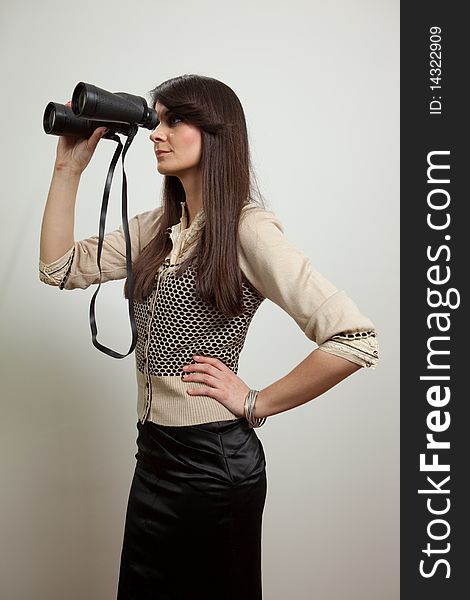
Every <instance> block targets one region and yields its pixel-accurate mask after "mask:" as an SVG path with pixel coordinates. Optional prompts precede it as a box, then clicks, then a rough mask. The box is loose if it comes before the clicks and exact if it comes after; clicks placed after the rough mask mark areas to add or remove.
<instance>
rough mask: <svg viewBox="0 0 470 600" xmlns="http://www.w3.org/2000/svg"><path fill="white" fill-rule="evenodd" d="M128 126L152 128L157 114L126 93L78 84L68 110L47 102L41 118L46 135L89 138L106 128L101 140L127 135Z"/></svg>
mask: <svg viewBox="0 0 470 600" xmlns="http://www.w3.org/2000/svg"><path fill="white" fill-rule="evenodd" d="M131 125H137V126H138V127H144V128H145V129H150V130H152V129H155V127H156V125H157V113H156V112H155V110H154V109H153V108H150V107H149V106H148V105H147V101H146V100H145V98H142V97H141V96H134V95H132V94H128V93H126V92H108V91H107V90H103V89H102V88H99V87H97V86H95V85H92V84H90V83H84V82H83V81H81V82H80V83H78V84H77V85H76V86H75V89H74V91H73V94H72V107H71V108H70V107H69V106H66V105H65V104H59V103H57V102H49V104H48V105H47V106H46V109H45V111H44V116H43V127H44V131H45V133H47V134H50V135H64V136H71V137H84V138H89V137H90V135H91V134H92V133H93V132H94V131H95V129H98V127H107V128H108V129H109V131H108V132H106V134H105V135H104V136H103V137H112V136H113V135H114V133H122V134H124V135H128V134H129V132H130V130H131Z"/></svg>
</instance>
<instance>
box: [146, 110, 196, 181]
mask: <svg viewBox="0 0 470 600" xmlns="http://www.w3.org/2000/svg"><path fill="white" fill-rule="evenodd" d="M155 110H156V111H157V117H158V121H157V127H156V128H155V129H154V130H153V131H152V133H151V134H150V136H149V139H150V141H151V142H152V143H153V144H154V151H155V153H157V151H160V150H165V151H166V152H165V153H163V154H157V170H158V172H159V173H162V175H176V176H177V177H180V178H181V177H184V176H185V175H187V174H190V173H191V172H192V171H197V170H198V168H199V164H200V161H201V154H202V135H201V131H200V129H198V128H197V127H195V126H194V125H191V124H189V123H187V122H186V121H184V120H182V117H179V116H178V115H177V114H175V113H171V112H167V108H166V106H164V105H163V104H161V103H160V102H157V103H156V104H155Z"/></svg>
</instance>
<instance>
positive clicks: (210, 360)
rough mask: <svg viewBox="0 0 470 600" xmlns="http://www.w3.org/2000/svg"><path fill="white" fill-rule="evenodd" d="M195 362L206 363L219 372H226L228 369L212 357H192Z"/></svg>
mask: <svg viewBox="0 0 470 600" xmlns="http://www.w3.org/2000/svg"><path fill="white" fill-rule="evenodd" d="M193 358H194V360H195V361H196V362H201V363H207V364H210V365H213V366H214V367H215V368H216V369H219V371H226V370H227V369H228V367H227V366H226V365H225V364H224V363H223V362H222V361H221V360H219V359H218V358H214V357H212V356H196V355H195V356H193Z"/></svg>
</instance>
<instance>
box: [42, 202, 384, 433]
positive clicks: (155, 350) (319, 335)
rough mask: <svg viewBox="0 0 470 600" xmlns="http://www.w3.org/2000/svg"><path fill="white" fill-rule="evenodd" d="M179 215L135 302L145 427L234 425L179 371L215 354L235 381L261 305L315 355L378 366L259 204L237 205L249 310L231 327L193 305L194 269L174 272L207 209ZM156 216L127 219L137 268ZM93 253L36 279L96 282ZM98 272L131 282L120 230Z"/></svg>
mask: <svg viewBox="0 0 470 600" xmlns="http://www.w3.org/2000/svg"><path fill="white" fill-rule="evenodd" d="M181 211H182V216H181V219H180V221H179V223H177V224H175V225H173V226H172V227H170V228H169V235H170V238H171V240H172V250H171V252H170V253H169V254H168V256H167V259H166V261H165V262H164V263H163V264H162V266H161V267H160V269H159V272H158V274H157V276H156V283H155V286H154V290H153V292H152V294H151V295H150V296H149V297H148V298H147V299H146V301H145V302H144V303H137V302H134V314H135V318H136V325H137V330H138V342H137V345H136V349H135V358H136V378H137V388H138V398H137V414H138V417H139V419H140V420H141V422H144V421H145V420H146V419H147V418H148V419H149V420H151V421H154V422H156V423H160V424H162V425H194V424H198V423H205V422H210V421H221V420H231V419H235V418H237V417H236V416H235V415H234V414H233V413H232V412H231V411H229V410H228V409H227V408H226V407H224V406H223V405H222V404H221V403H220V402H218V401H217V400H215V399H213V398H210V397H209V396H202V395H201V396H197V395H191V396H189V395H188V394H186V389H187V388H188V387H190V386H192V387H193V389H194V388H196V387H197V386H198V385H202V384H199V383H198V382H183V381H182V380H181V374H182V371H181V367H182V366H183V365H184V364H190V363H191V362H194V361H193V360H192V356H193V354H202V355H205V356H216V357H217V358H218V359H219V360H221V361H222V362H224V364H226V365H227V366H228V367H229V368H231V369H232V370H233V371H234V372H235V373H237V370H238V359H239V355H240V352H241V349H242V348H243V345H244V342H245V338H246V334H247V331H248V327H249V324H250V322H251V319H252V318H253V316H254V314H255V312H256V310H257V309H258V307H259V305H260V304H261V302H262V301H263V300H264V299H265V298H269V299H270V300H271V301H272V302H274V303H275V304H277V305H278V306H280V307H281V308H282V309H283V310H284V311H286V312H287V314H289V315H290V316H291V317H292V318H293V319H294V321H295V322H296V323H297V325H298V326H299V327H300V329H301V330H302V331H303V332H304V334H305V335H306V336H307V337H308V338H309V339H310V340H312V341H313V342H315V343H316V344H317V345H318V346H319V349H320V350H323V351H325V352H330V353H331V354H336V355H337V356H341V357H342V358H346V359H348V360H350V361H352V362H354V363H356V364H358V365H360V366H362V367H371V368H375V366H376V364H377V362H378V358H379V355H378V349H379V348H378V342H377V335H376V330H375V327H374V324H373V323H372V321H370V319H368V318H367V317H366V316H365V315H363V314H362V313H361V312H360V311H359V309H358V307H357V306H356V304H355V303H354V302H353V300H352V299H351V298H349V297H348V295H347V294H346V292H345V291H344V290H339V289H338V288H337V287H336V286H335V285H334V284H333V283H331V282H330V281H328V280H327V279H326V278H325V277H324V276H323V275H322V274H321V273H319V272H318V271H316V270H315V268H314V267H313V266H312V264H311V262H310V261H309V258H308V257H307V256H306V255H305V254H304V253H303V252H301V251H300V250H299V249H297V248H296V247H295V246H293V245H292V244H291V243H290V242H289V240H288V239H287V238H286V236H285V235H284V228H283V226H282V224H281V222H280V221H279V219H278V218H277V217H276V216H275V215H274V213H273V212H271V211H268V210H265V209H263V208H261V207H259V206H258V205H256V204H249V205H247V206H244V207H243V209H242V214H241V218H240V222H239V239H240V246H239V263H240V268H241V270H242V272H243V274H244V276H245V277H246V279H247V280H248V282H249V284H250V285H247V284H246V283H245V282H244V284H243V294H244V304H245V312H244V313H243V315H239V316H237V317H235V318H233V319H228V318H226V317H225V315H222V314H221V313H219V312H218V311H217V310H216V309H215V308H214V307H211V306H209V305H207V304H206V303H204V302H201V300H199V299H198V298H196V296H195V294H194V281H195V272H194V270H193V269H192V268H189V269H187V270H186V271H185V273H184V275H183V277H182V278H180V279H177V278H175V277H173V272H174V270H175V269H176V268H177V266H178V265H177V263H180V262H181V261H182V259H183V258H185V257H186V256H187V254H188V252H189V251H190V250H191V249H192V248H193V246H194V244H196V242H197V240H198V237H199V233H200V231H201V229H202V227H203V226H204V221H205V215H204V209H203V208H201V209H200V210H199V212H198V213H197V215H195V217H194V219H193V221H192V223H191V225H190V227H187V223H188V215H187V209H186V204H185V202H181ZM161 212H162V207H157V208H155V209H153V210H149V211H146V212H143V213H140V214H137V215H135V216H134V217H133V218H132V219H130V221H129V233H130V238H131V248H132V257H133V259H134V260H135V257H136V256H137V255H138V254H139V253H140V252H141V250H142V249H143V248H144V247H145V246H146V244H147V243H148V242H150V240H151V239H152V238H153V237H154V235H155V232H156V226H157V223H158V219H159V217H160V215H161ZM97 249H98V236H92V237H90V238H87V239H84V240H80V241H75V243H74V245H73V247H72V248H70V250H68V251H67V252H66V253H65V254H64V255H63V256H62V257H60V258H58V259H57V260H55V261H54V262H52V263H49V264H45V263H43V262H42V261H41V260H39V279H40V280H41V281H42V282H44V283H46V284H48V285H52V286H59V288H60V289H66V290H73V289H76V288H81V289H86V288H88V287H89V286H90V285H94V284H98V283H99V270H98V267H97ZM101 269H102V279H101V281H102V283H104V282H106V281H110V280H117V279H125V278H126V277H127V271H126V247H125V239H124V233H123V230H122V226H120V227H119V228H118V229H116V230H115V231H112V232H110V233H107V234H106V235H105V237H104V242H103V248H102V252H101ZM252 387H255V386H253V385H252Z"/></svg>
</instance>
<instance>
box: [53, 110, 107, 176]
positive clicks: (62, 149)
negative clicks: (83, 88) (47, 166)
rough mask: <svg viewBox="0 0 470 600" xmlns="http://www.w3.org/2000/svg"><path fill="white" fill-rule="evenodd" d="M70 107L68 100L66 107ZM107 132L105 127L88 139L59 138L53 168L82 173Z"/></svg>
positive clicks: (98, 129) (96, 130)
mask: <svg viewBox="0 0 470 600" xmlns="http://www.w3.org/2000/svg"><path fill="white" fill-rule="evenodd" d="M71 105H72V101H71V100H69V101H68V102H67V103H66V106H69V107H70V106H71ZM107 130H108V129H107V127H98V128H97V129H95V131H94V132H93V133H92V134H91V136H90V137H89V138H77V137H75V136H74V137H72V136H64V135H61V136H59V139H58V142H57V152H56V161H55V168H56V169H58V170H68V171H72V172H74V173H79V174H81V173H83V171H84V170H85V169H86V167H87V166H88V164H89V162H90V160H91V158H92V156H93V154H94V152H95V150H96V147H97V145H98V142H99V141H100V139H101V138H102V136H103V135H104V134H105V133H106V131H107Z"/></svg>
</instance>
